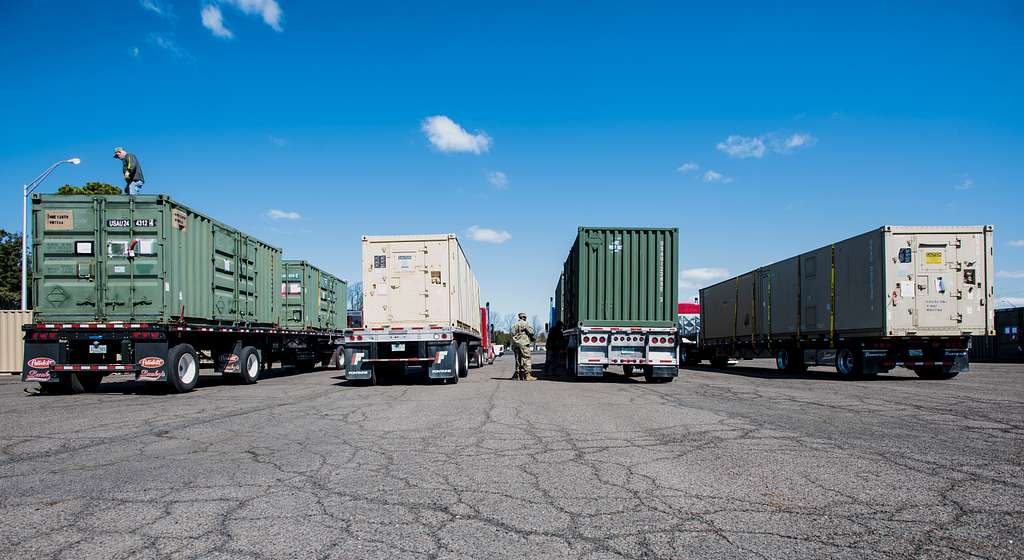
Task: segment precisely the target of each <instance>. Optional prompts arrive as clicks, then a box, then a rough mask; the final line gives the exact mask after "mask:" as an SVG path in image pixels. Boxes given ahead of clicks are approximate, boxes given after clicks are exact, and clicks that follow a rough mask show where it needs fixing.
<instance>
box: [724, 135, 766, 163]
mask: <svg viewBox="0 0 1024 560" xmlns="http://www.w3.org/2000/svg"><path fill="white" fill-rule="evenodd" d="M715 147H716V148H718V151H720V152H723V153H725V154H727V155H728V156H729V157H731V158H739V159H743V158H751V157H752V158H757V159H761V158H762V157H764V151H765V146H764V140H763V139H762V138H761V137H760V136H758V137H756V138H748V137H746V136H739V135H737V134H733V135H731V136H729V137H728V138H726V139H725V140H723V141H721V142H719V143H718V145H716V146H715Z"/></svg>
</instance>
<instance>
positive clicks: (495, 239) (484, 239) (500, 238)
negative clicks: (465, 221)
mask: <svg viewBox="0 0 1024 560" xmlns="http://www.w3.org/2000/svg"><path fill="white" fill-rule="evenodd" d="M466 233H468V234H469V237H470V239H472V240H473V241H479V242H481V243H494V244H496V245H500V244H502V243H504V242H506V241H508V240H509V239H512V235H511V234H510V233H509V232H507V231H505V230H497V229H491V228H482V227H478V226H470V227H469V229H468V230H466Z"/></svg>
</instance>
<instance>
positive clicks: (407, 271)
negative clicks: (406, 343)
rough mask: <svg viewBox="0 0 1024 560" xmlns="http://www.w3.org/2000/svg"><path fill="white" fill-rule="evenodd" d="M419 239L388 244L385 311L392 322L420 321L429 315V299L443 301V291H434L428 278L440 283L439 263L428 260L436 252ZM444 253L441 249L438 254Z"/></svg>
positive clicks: (408, 322)
mask: <svg viewBox="0 0 1024 560" xmlns="http://www.w3.org/2000/svg"><path fill="white" fill-rule="evenodd" d="M435 253H436V251H435V252H434V253H431V252H430V251H428V249H427V245H425V244H423V243H416V242H408V243H394V244H391V245H389V246H388V250H387V253H386V254H387V259H388V277H387V293H388V315H389V317H390V322H391V324H393V325H403V324H415V323H422V322H423V321H425V320H427V319H428V317H430V316H431V303H432V302H431V300H432V299H436V300H437V301H438V302H446V301H447V300H446V299H445V298H444V297H443V295H444V292H443V291H442V293H441V294H440V296H439V295H438V294H436V293H435V292H437V290H434V289H432V288H431V278H432V277H436V278H437V280H438V283H439V284H440V278H441V270H442V265H440V264H439V263H432V262H430V258H431V257H436V256H437V255H436V254H435ZM441 256H442V257H443V256H445V254H444V253H442V255H441Z"/></svg>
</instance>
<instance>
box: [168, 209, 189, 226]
mask: <svg viewBox="0 0 1024 560" xmlns="http://www.w3.org/2000/svg"><path fill="white" fill-rule="evenodd" d="M171 219H172V220H173V221H174V227H176V228H178V229H180V230H181V231H185V230H186V229H187V228H188V214H187V213H185V211H184V210H182V209H180V208H175V209H174V210H171Z"/></svg>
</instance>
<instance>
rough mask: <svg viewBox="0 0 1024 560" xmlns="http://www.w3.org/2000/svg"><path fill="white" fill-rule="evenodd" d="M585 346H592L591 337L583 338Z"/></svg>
mask: <svg viewBox="0 0 1024 560" xmlns="http://www.w3.org/2000/svg"><path fill="white" fill-rule="evenodd" d="M583 344H590V337H589V336H585V337H583Z"/></svg>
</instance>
